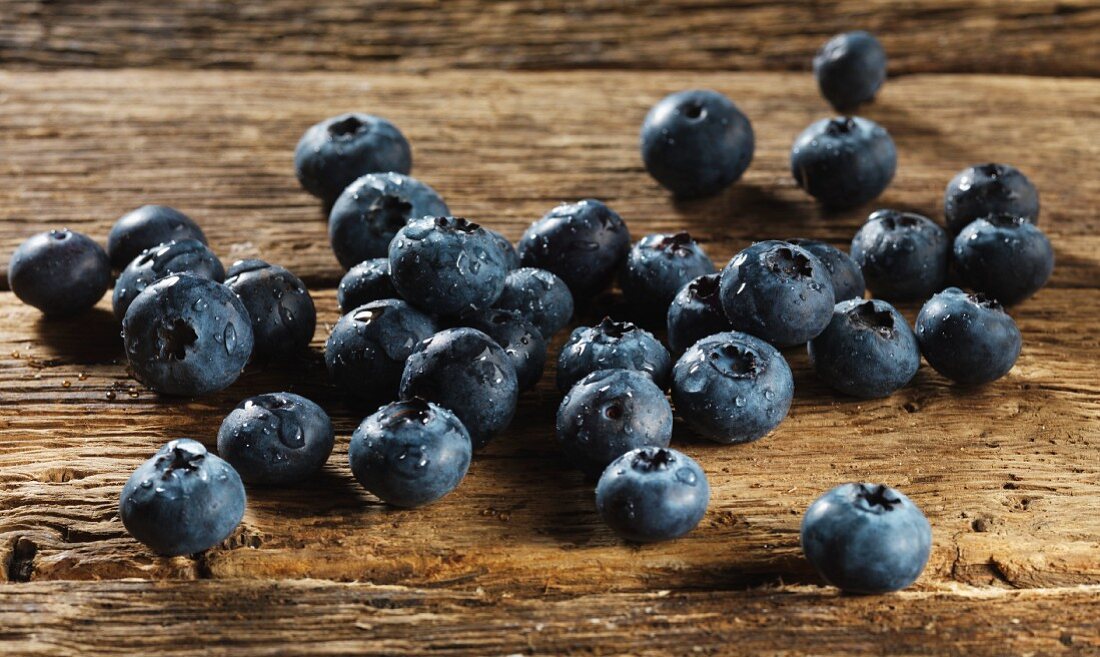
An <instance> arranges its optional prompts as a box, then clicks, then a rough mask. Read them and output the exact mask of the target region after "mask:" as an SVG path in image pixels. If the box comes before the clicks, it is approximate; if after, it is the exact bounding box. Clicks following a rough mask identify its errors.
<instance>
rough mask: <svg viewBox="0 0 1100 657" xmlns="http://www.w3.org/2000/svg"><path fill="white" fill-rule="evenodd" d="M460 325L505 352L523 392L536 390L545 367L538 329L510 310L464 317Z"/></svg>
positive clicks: (497, 310) (494, 309) (543, 345)
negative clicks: (477, 332)
mask: <svg viewBox="0 0 1100 657" xmlns="http://www.w3.org/2000/svg"><path fill="white" fill-rule="evenodd" d="M459 323H460V324H461V325H462V326H468V327H470V328H474V329H477V330H479V331H481V332H482V333H484V334H485V335H487V336H489V337H490V338H492V339H493V340H494V341H495V342H496V343H497V344H498V345H500V346H501V348H502V349H504V353H505V354H507V355H508V359H509V360H511V361H512V366H513V367H515V368H516V381H517V383H518V384H519V389H520V391H523V390H528V389H530V388H534V387H535V384H537V383H538V382H539V379H541V378H542V371H543V368H544V367H545V366H546V340H544V339H543V337H542V333H540V332H539V330H538V329H537V328H535V325H534V324H532V323H531V322H529V321H527V320H526V319H525V318H524V317H523V315H520V314H519V313H517V312H513V311H511V310H502V309H500V308H490V309H488V310H481V311H478V312H476V313H474V314H472V315H469V316H465V317H463V318H462V319H461V320H459Z"/></svg>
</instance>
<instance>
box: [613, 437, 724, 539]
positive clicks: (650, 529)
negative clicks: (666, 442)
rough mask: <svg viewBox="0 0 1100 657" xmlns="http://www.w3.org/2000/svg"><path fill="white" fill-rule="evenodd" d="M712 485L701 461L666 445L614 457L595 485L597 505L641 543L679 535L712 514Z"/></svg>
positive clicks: (621, 530)
mask: <svg viewBox="0 0 1100 657" xmlns="http://www.w3.org/2000/svg"><path fill="white" fill-rule="evenodd" d="M708 502H710V485H709V484H708V483H707V476H706V474H704V473H703V469H702V468H700V467H699V464H698V463H696V462H695V461H694V460H692V459H691V458H690V457H688V456H687V455H686V454H683V453H681V452H678V451H676V450H674V449H669V448H667V447H641V448H639V449H635V450H632V451H629V452H627V453H626V454H623V455H622V456H620V457H619V458H617V459H615V460H614V461H613V462H612V463H611V464H610V465H608V466H607V469H606V470H604V472H603V475H602V476H600V481H599V483H598V484H597V485H596V509H597V510H598V511H599V512H600V516H602V517H603V520H604V522H606V523H607V525H608V526H609V527H611V529H612V531H614V532H615V533H616V534H618V535H619V536H620V537H622V538H624V539H626V540H628V541H634V542H636V543H652V542H655V541H667V540H671V539H674V538H679V537H681V536H683V535H684V534H687V533H688V532H690V531H691V530H693V529H695V527H696V525H698V524H699V521H700V520H702V519H703V516H704V515H705V514H706V512H707V503H708Z"/></svg>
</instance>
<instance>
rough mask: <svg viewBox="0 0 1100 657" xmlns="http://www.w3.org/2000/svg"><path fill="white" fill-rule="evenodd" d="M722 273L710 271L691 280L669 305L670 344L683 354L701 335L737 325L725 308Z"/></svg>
mask: <svg viewBox="0 0 1100 657" xmlns="http://www.w3.org/2000/svg"><path fill="white" fill-rule="evenodd" d="M720 278H721V276H720V274H707V275H706V276H700V277H698V278H696V279H695V280H693V281H691V282H690V283H688V284H687V285H685V286H684V287H682V288H680V291H679V292H678V293H677V294H676V297H675V298H674V299H673V300H672V303H671V304H670V305H669V307H668V317H667V319H668V346H669V348H670V349H671V350H672V353H674V354H677V355H679V354H682V353H684V351H685V350H686V349H687V348H688V347H690V346H691V345H693V344H695V343H696V342H698V341H699V340H700V339H701V338H705V337H707V336H708V335H714V334H715V333H723V332H725V331H730V330H732V329H733V327H732V326H730V320H729V319H728V318H727V317H726V311H725V310H723V309H722V295H721V294H720V285H719V280H720Z"/></svg>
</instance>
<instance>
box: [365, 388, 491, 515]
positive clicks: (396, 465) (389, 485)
mask: <svg viewBox="0 0 1100 657" xmlns="http://www.w3.org/2000/svg"><path fill="white" fill-rule="evenodd" d="M472 452H473V447H472V445H471V443H470V434H469V433H467V432H466V428H465V427H464V426H462V422H460V421H459V419H458V418H457V417H455V414H454V413H452V412H450V411H449V410H447V409H446V408H444V407H442V406H438V405H436V404H432V403H430V402H426V401H424V400H422V399H410V400H408V401H399V402H393V403H391V404H388V405H386V406H383V407H382V408H380V409H378V411H377V412H375V413H374V415H371V416H370V417H368V418H366V419H365V420H363V422H362V424H360V425H359V427H358V428H357V429H356V430H355V433H353V434H352V436H351V444H350V445H349V446H348V459H349V460H350V461H351V471H352V473H353V474H354V475H355V479H356V480H357V481H358V482H359V483H360V484H361V485H362V486H363V488H365V489H367V490H368V491H369V492H371V493H373V494H374V495H376V496H377V497H378V498H379V499H381V500H382V501H383V502H386V503H387V504H392V505H394V506H400V507H416V506H421V505H424V504H428V503H429V502H434V501H435V500H438V499H439V498H441V497H443V496H444V495H446V494H447V493H449V492H451V491H452V490H454V489H455V488H456V487H457V486H458V484H459V483H460V482H461V481H462V478H463V477H465V476H466V470H467V469H468V468H469V467H470V458H471V455H472Z"/></svg>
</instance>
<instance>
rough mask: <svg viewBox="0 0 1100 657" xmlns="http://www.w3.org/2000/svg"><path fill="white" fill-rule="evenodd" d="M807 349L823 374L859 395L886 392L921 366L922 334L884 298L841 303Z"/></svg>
mask: <svg viewBox="0 0 1100 657" xmlns="http://www.w3.org/2000/svg"><path fill="white" fill-rule="evenodd" d="M808 349H809V352H810V360H811V361H812V362H813V366H814V370H815V371H816V372H817V376H818V378H820V379H821V380H822V381H824V382H825V383H826V384H828V385H829V386H830V387H831V388H833V389H835V390H839V391H840V392H843V393H844V394H847V395H852V396H854V397H864V398H875V397H886V396H888V395H890V394H891V393H893V392H894V391H895V390H897V389H899V388H901V387H902V386H904V385H905V384H907V383H909V381H911V380H912V378H913V376H914V375H916V373H917V368H919V367H920V348H919V347H918V346H917V336H915V335H913V330H912V329H910V328H909V323H908V322H906V321H905V318H904V317H902V316H901V313H899V312H898V311H897V310H895V309H894V307H893V306H891V305H890V304H888V303H886V302H885V301H881V300H879V299H870V300H866V301H865V300H863V299H848V300H847V301H841V302H840V303H838V304H836V308H835V309H833V319H832V321H831V322H829V326H828V327H826V328H825V330H824V331H823V332H822V333H821V335H819V336H817V337H816V338H814V339H813V340H811V341H810V345H809V347H808Z"/></svg>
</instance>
